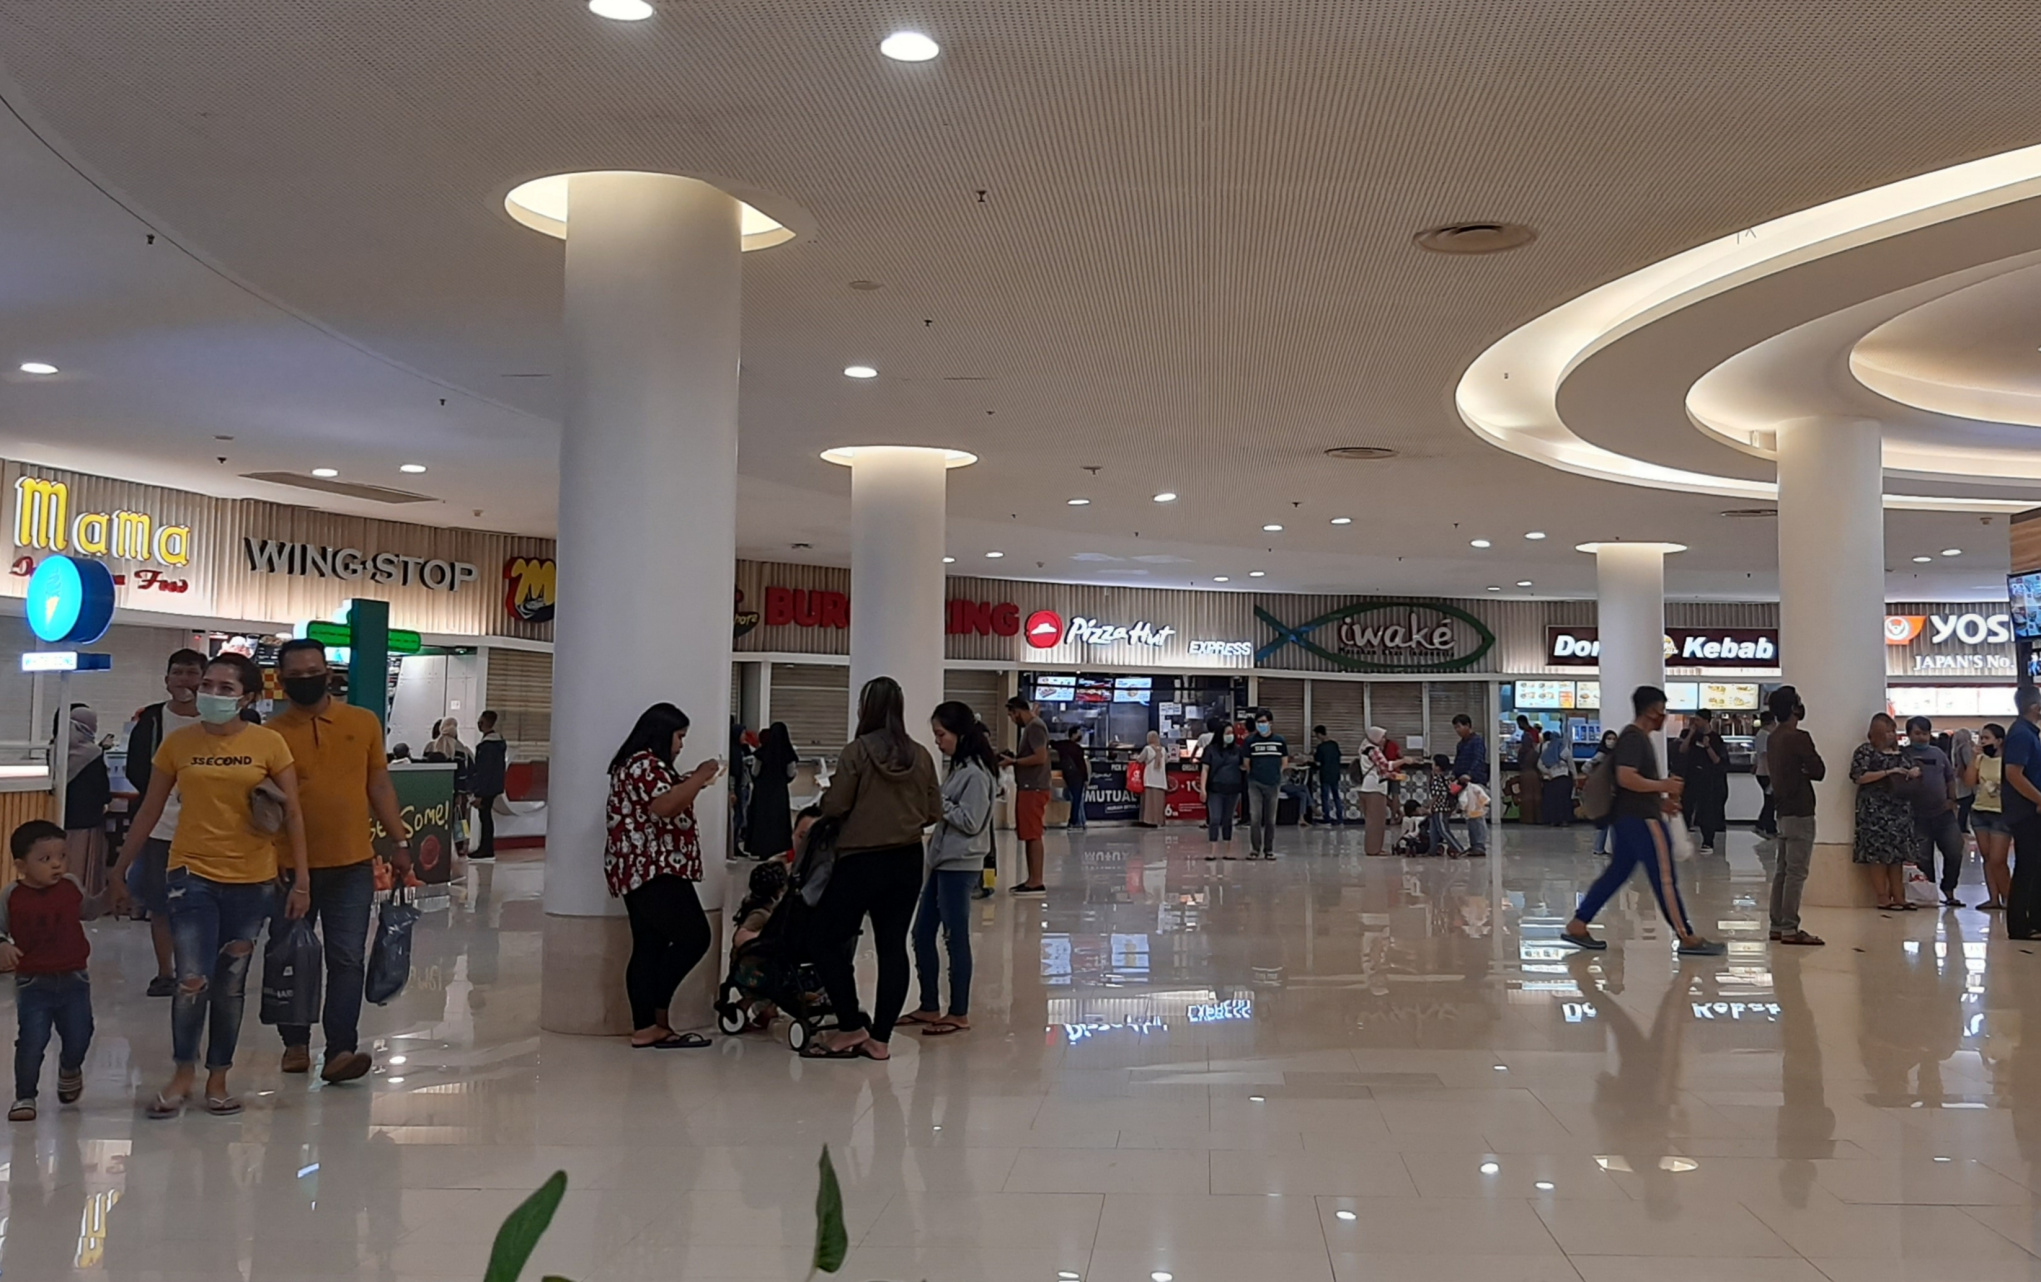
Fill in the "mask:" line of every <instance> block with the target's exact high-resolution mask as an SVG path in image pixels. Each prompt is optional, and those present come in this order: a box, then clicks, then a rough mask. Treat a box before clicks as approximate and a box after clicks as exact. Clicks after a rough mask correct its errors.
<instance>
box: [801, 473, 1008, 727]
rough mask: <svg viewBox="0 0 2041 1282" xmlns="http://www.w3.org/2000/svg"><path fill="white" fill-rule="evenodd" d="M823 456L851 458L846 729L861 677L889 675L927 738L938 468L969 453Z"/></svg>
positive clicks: (937, 672) (939, 563)
mask: <svg viewBox="0 0 2041 1282" xmlns="http://www.w3.org/2000/svg"><path fill="white" fill-rule="evenodd" d="M829 457H832V458H839V459H846V460H847V461H848V462H849V464H850V709H849V721H848V727H849V729H850V730H852V731H854V730H855V729H856V726H857V699H858V691H860V690H862V689H863V688H864V684H865V682H867V681H869V680H871V679H872V678H873V677H891V678H893V679H894V680H895V681H898V682H899V683H900V689H901V693H902V694H903V695H904V696H905V698H906V712H907V732H908V733H909V734H911V735H913V736H914V737H915V738H916V739H919V740H922V741H923V742H924V743H927V742H929V741H930V736H929V732H928V718H929V714H930V713H932V712H934V711H935V706H936V704H938V703H941V702H942V698H943V595H944V574H943V541H944V518H945V515H946V512H947V504H946V498H945V493H946V488H947V487H946V482H945V480H944V473H945V472H946V471H947V470H948V468H950V467H951V466H953V465H954V464H955V463H957V462H968V461H969V459H970V456H968V455H960V454H958V453H957V452H955V451H952V450H941V449H928V448H923V447H919V446H905V445H863V446H858V447H856V448H854V449H846V450H833V451H831V452H830V455H829ZM990 711H991V710H990V709H979V710H978V712H979V715H980V716H989V714H990Z"/></svg>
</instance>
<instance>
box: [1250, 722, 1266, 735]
mask: <svg viewBox="0 0 2041 1282" xmlns="http://www.w3.org/2000/svg"><path fill="white" fill-rule="evenodd" d="M1254 728H1255V729H1256V730H1258V731H1260V732H1261V733H1263V734H1267V733H1268V732H1269V723H1268V722H1266V721H1257V722H1255V723H1254Z"/></svg>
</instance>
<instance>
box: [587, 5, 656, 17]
mask: <svg viewBox="0 0 2041 1282" xmlns="http://www.w3.org/2000/svg"><path fill="white" fill-rule="evenodd" d="M588 11H589V12H590V13H592V14H594V15H595V16H596V17H598V18H608V19H609V20H610V21H612V22H643V21H644V20H645V19H647V18H649V17H651V16H652V6H651V5H649V4H646V3H645V0H588Z"/></svg>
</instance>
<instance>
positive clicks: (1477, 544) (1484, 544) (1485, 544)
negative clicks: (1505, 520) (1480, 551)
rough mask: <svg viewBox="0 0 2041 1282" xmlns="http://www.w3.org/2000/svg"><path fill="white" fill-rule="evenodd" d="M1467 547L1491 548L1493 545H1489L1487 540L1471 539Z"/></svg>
mask: <svg viewBox="0 0 2041 1282" xmlns="http://www.w3.org/2000/svg"><path fill="white" fill-rule="evenodd" d="M1467 546H1468V547H1470V548H1492V547H1494V546H1495V544H1493V543H1490V542H1489V541H1488V540H1487V539H1473V540H1470V541H1469V542H1468V544H1467Z"/></svg>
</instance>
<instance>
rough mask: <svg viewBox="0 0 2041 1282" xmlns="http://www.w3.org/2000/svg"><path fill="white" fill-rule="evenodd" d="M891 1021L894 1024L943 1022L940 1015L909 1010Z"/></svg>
mask: <svg viewBox="0 0 2041 1282" xmlns="http://www.w3.org/2000/svg"><path fill="white" fill-rule="evenodd" d="M893 1022H894V1023H895V1024H940V1023H942V1022H943V1017H942V1016H941V1015H930V1014H927V1013H925V1012H923V1011H918V1010H911V1011H908V1012H907V1013H906V1014H905V1015H902V1016H901V1017H900V1018H898V1019H896V1020H894V1021H893Z"/></svg>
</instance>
